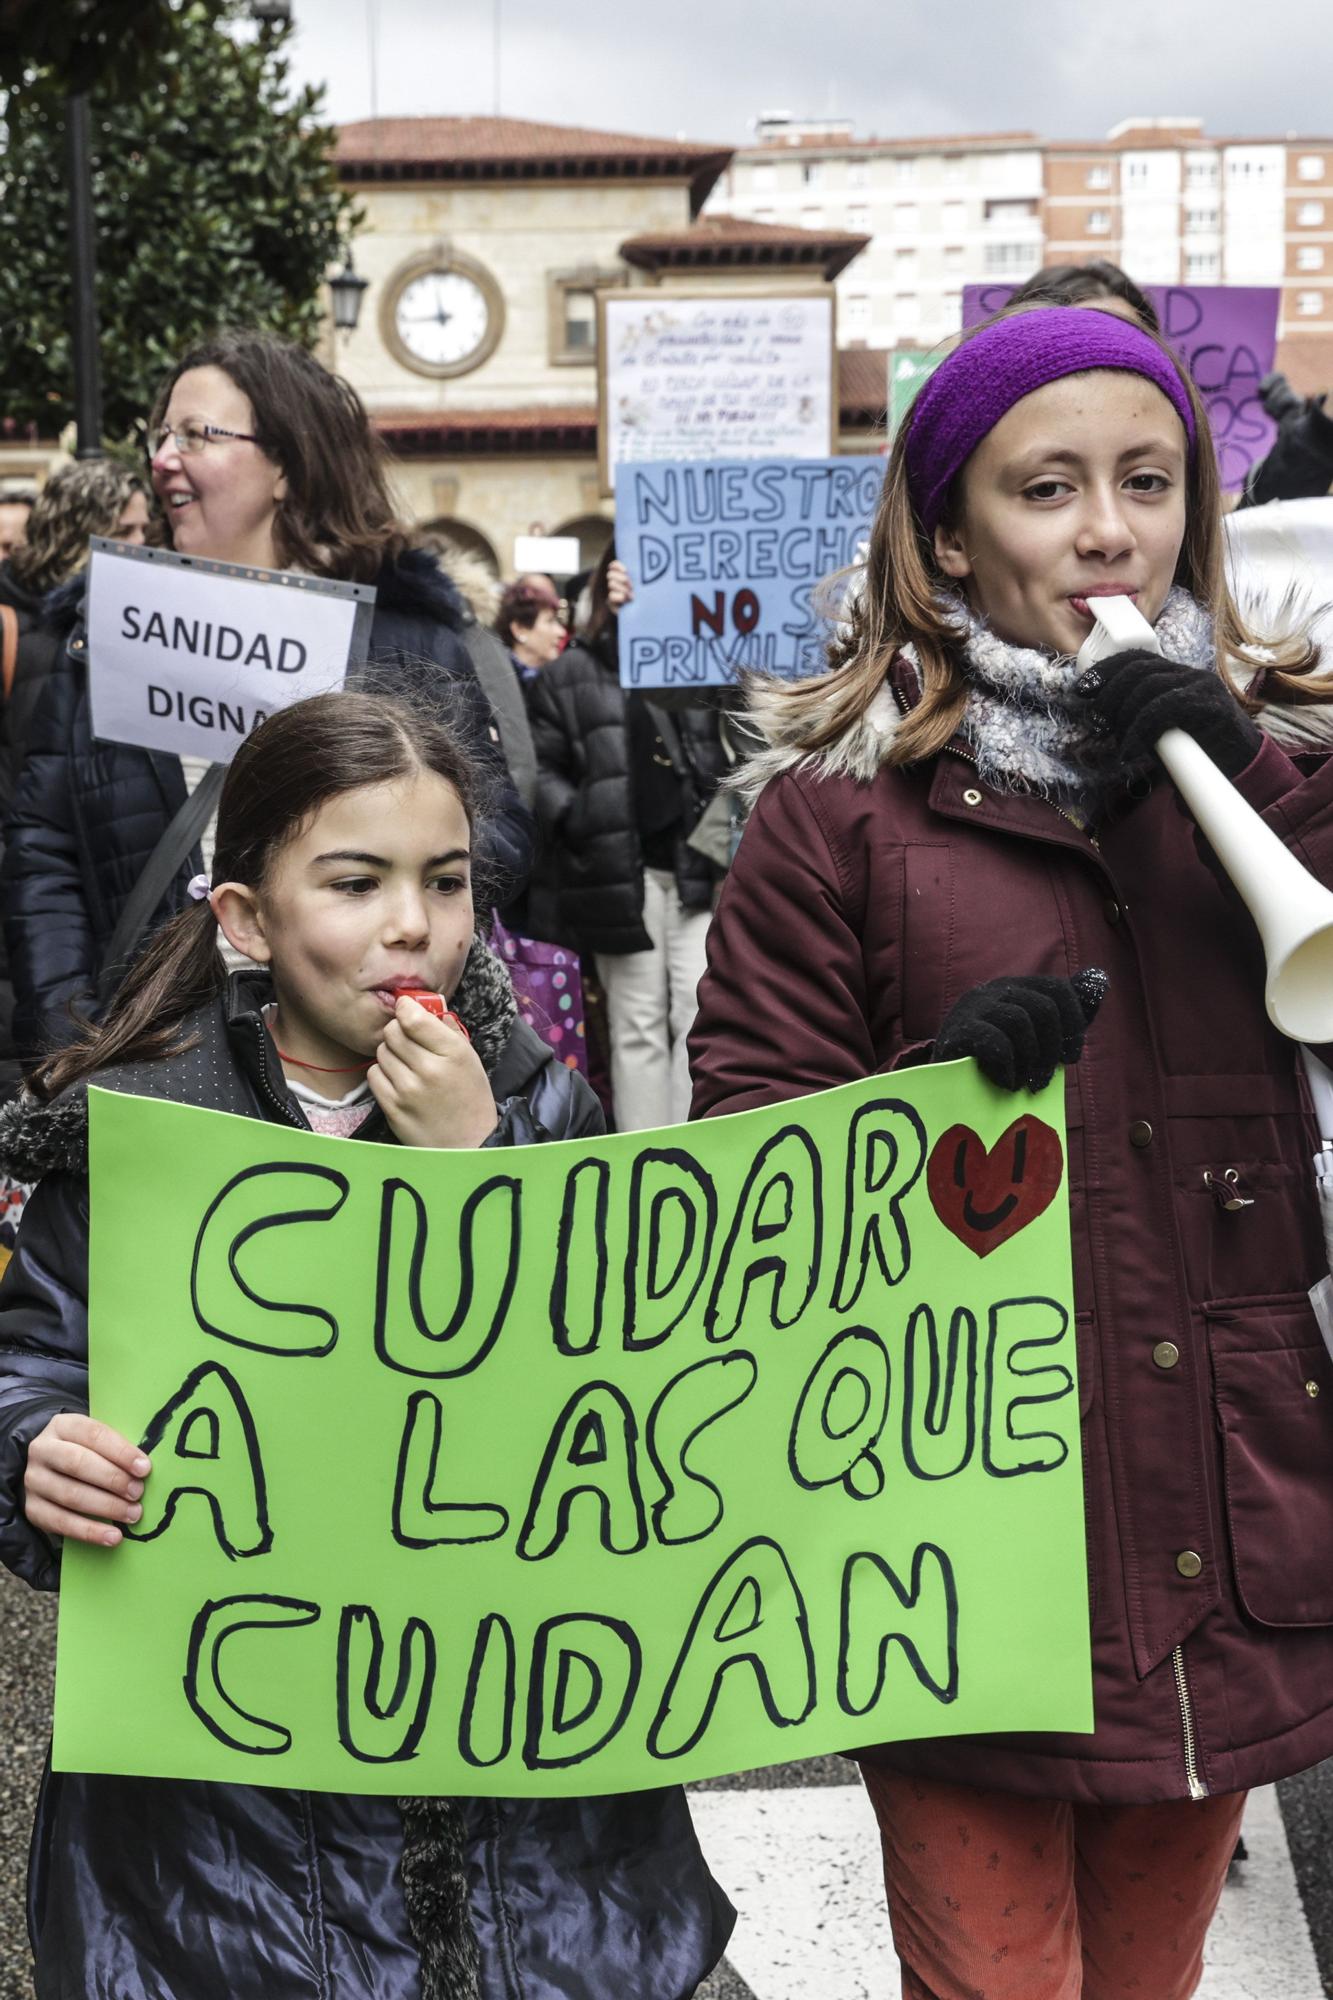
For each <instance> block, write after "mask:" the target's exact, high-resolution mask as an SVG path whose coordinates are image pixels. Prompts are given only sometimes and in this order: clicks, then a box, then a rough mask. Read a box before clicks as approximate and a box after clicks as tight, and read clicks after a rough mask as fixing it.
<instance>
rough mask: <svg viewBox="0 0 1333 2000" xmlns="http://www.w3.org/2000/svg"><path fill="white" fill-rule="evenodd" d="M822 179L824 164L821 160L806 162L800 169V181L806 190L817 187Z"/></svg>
mask: <svg viewBox="0 0 1333 2000" xmlns="http://www.w3.org/2000/svg"><path fill="white" fill-rule="evenodd" d="M823 178H824V162H823V161H822V160H806V161H805V163H804V164H803V166H802V167H801V179H802V180H803V181H804V182H805V185H806V186H807V187H808V188H812V187H818V186H819V184H820V182H821V181H822V180H823Z"/></svg>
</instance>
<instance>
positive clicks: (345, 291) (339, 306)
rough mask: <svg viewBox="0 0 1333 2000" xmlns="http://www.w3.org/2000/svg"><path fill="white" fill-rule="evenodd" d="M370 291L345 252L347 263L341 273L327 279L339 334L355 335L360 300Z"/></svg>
mask: <svg viewBox="0 0 1333 2000" xmlns="http://www.w3.org/2000/svg"><path fill="white" fill-rule="evenodd" d="M369 289H370V280H369V278H363V277H362V276H361V274H360V272H359V271H357V270H356V269H355V268H354V266H353V264H352V253H351V250H350V249H349V250H348V252H347V262H346V263H345V264H344V265H343V267H342V269H341V271H339V272H337V273H336V275H335V276H333V277H332V278H330V279H329V294H330V297H331V298H332V300H333V324H334V325H335V326H336V327H337V329H338V331H339V333H355V332H356V323H357V321H358V320H359V319H360V317H361V299H362V296H363V294H364V293H366V292H367V291H369Z"/></svg>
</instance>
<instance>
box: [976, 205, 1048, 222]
mask: <svg viewBox="0 0 1333 2000" xmlns="http://www.w3.org/2000/svg"><path fill="white" fill-rule="evenodd" d="M1036 213H1037V204H1036V202H1035V201H988V202H987V203H986V220H987V222H999V223H1010V222H1029V221H1031V219H1032V218H1033V216H1035V215H1036Z"/></svg>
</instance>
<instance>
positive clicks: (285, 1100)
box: [259, 1034, 309, 1132]
mask: <svg viewBox="0 0 1333 2000" xmlns="http://www.w3.org/2000/svg"><path fill="white" fill-rule="evenodd" d="M259 1074H260V1077H261V1079H262V1081H263V1085H264V1091H265V1094H266V1096H267V1098H268V1101H269V1103H270V1104H271V1105H272V1106H273V1108H274V1110H275V1111H276V1112H277V1114H278V1116H279V1117H280V1118H281V1119H282V1120H283V1121H284V1122H285V1123H286V1124H288V1125H294V1126H295V1127H296V1129H297V1131H298V1132H305V1131H308V1130H309V1127H308V1126H307V1125H306V1124H305V1123H304V1122H303V1121H302V1119H301V1118H300V1117H299V1116H298V1115H297V1113H296V1112H295V1111H293V1109H292V1105H291V1100H290V1099H289V1097H288V1096H287V1093H286V1091H283V1093H282V1094H281V1096H279V1094H278V1092H277V1091H276V1090H275V1089H274V1088H273V1081H272V1078H271V1077H270V1076H269V1073H268V1036H267V1035H263V1034H261V1036H260V1038H259Z"/></svg>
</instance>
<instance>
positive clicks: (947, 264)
mask: <svg viewBox="0 0 1333 2000" xmlns="http://www.w3.org/2000/svg"><path fill="white" fill-rule="evenodd" d="M944 268H945V270H946V271H965V270H966V269H967V252H966V250H964V248H963V246H962V244H961V243H948V244H946V245H945V249H944Z"/></svg>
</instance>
